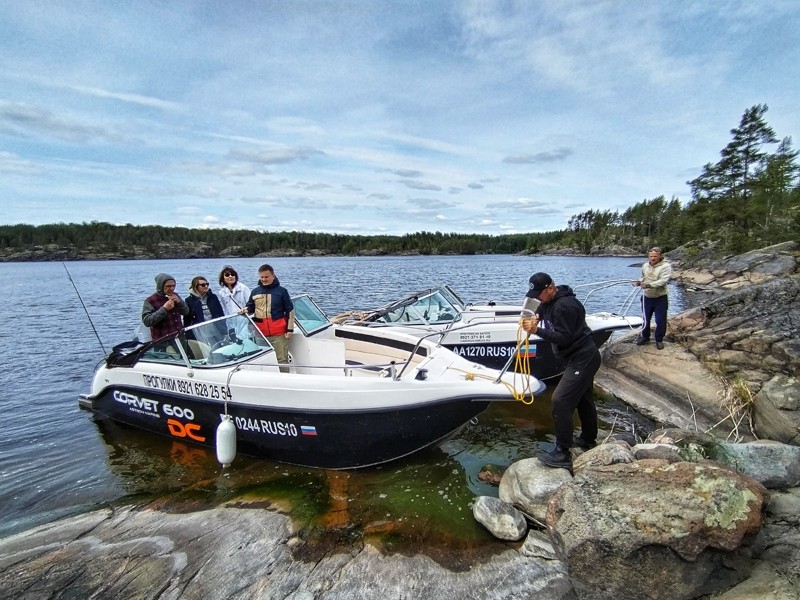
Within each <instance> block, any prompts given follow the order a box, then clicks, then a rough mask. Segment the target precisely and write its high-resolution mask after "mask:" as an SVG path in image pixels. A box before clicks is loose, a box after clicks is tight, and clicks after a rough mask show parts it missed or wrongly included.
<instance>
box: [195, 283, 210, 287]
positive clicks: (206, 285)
mask: <svg viewBox="0 0 800 600" xmlns="http://www.w3.org/2000/svg"><path fill="white" fill-rule="evenodd" d="M197 287H208V284H207V283H198V284H197Z"/></svg>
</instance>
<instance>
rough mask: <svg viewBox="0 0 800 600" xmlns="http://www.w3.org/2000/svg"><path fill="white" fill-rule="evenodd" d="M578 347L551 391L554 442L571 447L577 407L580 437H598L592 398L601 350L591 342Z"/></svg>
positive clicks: (591, 440)
mask: <svg viewBox="0 0 800 600" xmlns="http://www.w3.org/2000/svg"><path fill="white" fill-rule="evenodd" d="M588 341H589V343H588V344H586V345H585V346H584V347H583V348H581V349H580V350H578V351H577V352H576V353H574V354H573V355H572V356H570V357H569V359H568V360H567V366H566V368H565V369H564V374H563V375H562V376H561V381H559V382H558V385H557V386H556V389H555V391H554V392H553V400H552V410H553V422H554V424H555V429H556V443H557V444H558V445H559V446H560V447H562V448H571V447H572V413H574V412H575V410H576V409H577V411H578V418H580V420H581V437H582V438H583V439H585V440H586V441H587V442H593V441H595V439H597V409H596V408H595V405H594V399H593V398H592V388H593V387H594V375H595V373H597V369H599V368H600V352H599V351H598V350H597V346H595V345H594V342H593V341H591V339H590V340H588Z"/></svg>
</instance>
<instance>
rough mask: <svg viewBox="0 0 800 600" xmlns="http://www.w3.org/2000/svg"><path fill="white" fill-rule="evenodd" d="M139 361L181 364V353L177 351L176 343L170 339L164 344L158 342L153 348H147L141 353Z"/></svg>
mask: <svg viewBox="0 0 800 600" xmlns="http://www.w3.org/2000/svg"><path fill="white" fill-rule="evenodd" d="M139 360H141V361H147V362H160V363H170V364H174V363H183V356H182V355H181V351H180V350H179V349H178V343H177V341H176V340H174V339H171V340H165V341H164V342H159V343H157V344H155V345H154V346H153V347H151V348H148V349H147V350H145V351H144V352H142V356H141V358H140V359H139Z"/></svg>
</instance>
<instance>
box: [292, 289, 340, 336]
mask: <svg viewBox="0 0 800 600" xmlns="http://www.w3.org/2000/svg"><path fill="white" fill-rule="evenodd" d="M292 303H293V304H294V320H295V323H296V324H297V325H299V326H300V329H301V330H302V332H303V333H304V334H305V335H306V336H310V335H313V334H315V333H317V332H319V331H322V330H323V329H327V328H328V327H329V326H330V325H331V321H330V319H329V318H328V317H327V316H325V313H324V312H322V309H321V308H320V307H319V306H317V303H316V302H314V301H313V300H312V299H311V297H310V296H308V295H306V294H303V295H302V296H297V297H296V298H292Z"/></svg>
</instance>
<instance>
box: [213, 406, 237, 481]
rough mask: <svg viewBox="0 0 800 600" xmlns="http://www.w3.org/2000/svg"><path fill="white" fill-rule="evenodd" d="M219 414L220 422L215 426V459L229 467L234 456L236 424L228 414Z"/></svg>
mask: <svg viewBox="0 0 800 600" xmlns="http://www.w3.org/2000/svg"><path fill="white" fill-rule="evenodd" d="M220 416H221V417H222V423H220V424H219V425H218V426H217V460H218V461H219V463H220V464H221V465H222V467H223V468H225V467H230V466H231V463H232V462H233V459H234V458H236V425H234V424H233V417H231V416H230V415H220Z"/></svg>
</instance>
